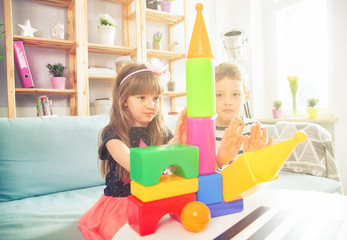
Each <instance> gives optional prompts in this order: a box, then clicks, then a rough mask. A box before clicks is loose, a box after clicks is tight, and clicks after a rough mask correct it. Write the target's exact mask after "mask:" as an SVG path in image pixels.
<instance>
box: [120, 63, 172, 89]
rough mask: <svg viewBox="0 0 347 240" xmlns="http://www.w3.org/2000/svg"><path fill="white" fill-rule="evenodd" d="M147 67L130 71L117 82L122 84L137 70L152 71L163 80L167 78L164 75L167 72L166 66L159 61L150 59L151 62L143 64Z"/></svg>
mask: <svg viewBox="0 0 347 240" xmlns="http://www.w3.org/2000/svg"><path fill="white" fill-rule="evenodd" d="M145 65H146V67H147V68H145V69H140V70H137V71H134V72H132V73H130V74H129V75H128V76H126V77H125V78H123V80H122V81H121V82H120V83H119V86H120V85H122V83H123V82H124V81H125V80H126V79H128V78H129V77H130V76H132V75H134V74H136V73H139V72H148V71H149V72H153V73H155V74H157V75H158V76H159V77H160V78H161V79H163V78H165V79H164V80H167V79H166V78H167V77H164V76H165V75H166V73H167V68H168V66H167V65H166V66H164V64H163V63H162V62H160V61H153V60H152V64H149V63H147V64H145Z"/></svg>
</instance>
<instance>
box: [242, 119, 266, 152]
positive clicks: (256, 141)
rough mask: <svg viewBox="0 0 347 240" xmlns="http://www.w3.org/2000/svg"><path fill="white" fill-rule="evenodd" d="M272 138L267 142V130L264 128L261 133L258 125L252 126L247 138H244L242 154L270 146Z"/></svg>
mask: <svg viewBox="0 0 347 240" xmlns="http://www.w3.org/2000/svg"><path fill="white" fill-rule="evenodd" d="M272 141H273V138H272V137H270V138H269V141H268V140H267V129H266V128H265V127H264V128H263V132H262V131H261V130H260V123H257V124H256V125H255V126H252V128H251V133H250V135H249V136H245V137H244V142H243V152H253V151H256V150H259V149H262V148H264V147H268V146H270V145H271V144H272Z"/></svg>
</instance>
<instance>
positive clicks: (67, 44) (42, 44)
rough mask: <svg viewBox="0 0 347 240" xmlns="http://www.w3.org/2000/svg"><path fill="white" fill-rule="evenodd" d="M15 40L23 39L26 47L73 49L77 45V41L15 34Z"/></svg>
mask: <svg viewBox="0 0 347 240" xmlns="http://www.w3.org/2000/svg"><path fill="white" fill-rule="evenodd" d="M13 40H14V41H23V44H24V45H25V46H26V47H36V48H49V49H57V50H71V49H72V48H75V47H76V43H75V42H73V41H68V40H56V39H50V38H38V37H23V36H19V35H13Z"/></svg>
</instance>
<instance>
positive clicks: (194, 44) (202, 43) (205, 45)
mask: <svg viewBox="0 0 347 240" xmlns="http://www.w3.org/2000/svg"><path fill="white" fill-rule="evenodd" d="M195 9H196V11H197V14H196V18H195V23H194V29H193V33H192V38H191V39H190V44H189V49H188V55H187V58H188V59H191V58H214V56H213V55H212V48H211V44H210V39H209V37H208V33H207V30H206V25H205V21H204V17H203V16H202V9H203V5H202V4H201V3H198V4H196V6H195Z"/></svg>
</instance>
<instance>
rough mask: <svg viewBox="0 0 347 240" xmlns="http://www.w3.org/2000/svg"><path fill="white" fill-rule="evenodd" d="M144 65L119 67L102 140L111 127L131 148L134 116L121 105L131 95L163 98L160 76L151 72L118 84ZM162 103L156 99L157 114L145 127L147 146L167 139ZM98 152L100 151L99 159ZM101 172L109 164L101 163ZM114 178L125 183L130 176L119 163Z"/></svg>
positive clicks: (106, 171)
mask: <svg viewBox="0 0 347 240" xmlns="http://www.w3.org/2000/svg"><path fill="white" fill-rule="evenodd" d="M146 68H147V67H146V65H144V64H136V63H131V64H128V65H127V66H125V67H124V68H122V70H121V71H120V72H119V74H118V76H117V78H116V81H115V83H114V86H113V93H112V96H113V103H112V108H111V112H110V122H109V124H108V125H107V126H106V127H105V128H104V129H103V131H102V133H101V138H102V137H103V136H104V134H105V132H104V130H105V129H106V128H107V127H111V128H112V130H113V131H114V132H115V133H116V134H117V135H118V136H119V137H120V139H121V140H122V141H123V142H124V143H125V144H126V145H127V146H128V147H129V148H131V144H130V140H129V135H130V131H131V127H132V126H133V125H134V121H135V120H134V119H133V116H132V115H131V113H130V112H129V111H127V110H126V108H125V106H124V104H125V102H126V101H127V99H128V97H129V96H134V95H158V96H160V95H162V94H163V92H164V86H163V83H162V80H161V79H160V77H159V76H158V75H157V74H155V73H153V72H151V71H143V72H138V73H135V74H134V75H132V76H129V77H128V78H127V79H126V80H125V81H124V82H123V83H122V84H121V85H119V84H120V83H121V81H122V80H123V79H124V78H125V77H126V76H128V75H129V74H131V73H132V72H135V71H138V70H140V69H146ZM162 105H163V101H162V98H160V100H159V107H158V114H157V115H156V116H155V117H154V118H153V120H152V121H151V122H150V123H149V124H148V130H149V132H150V145H161V144H163V141H164V137H165V136H166V134H167V132H166V127H165V124H164V116H163V112H162ZM100 154H101V149H100V148H99V158H100ZM99 163H100V171H101V174H102V175H103V177H105V176H106V175H107V173H108V171H109V162H108V161H100V162H99ZM115 174H116V175H119V177H120V179H121V180H123V181H125V180H128V179H129V173H128V171H127V170H126V169H124V168H123V167H121V166H120V165H119V164H118V165H117V168H116V172H115Z"/></svg>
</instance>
